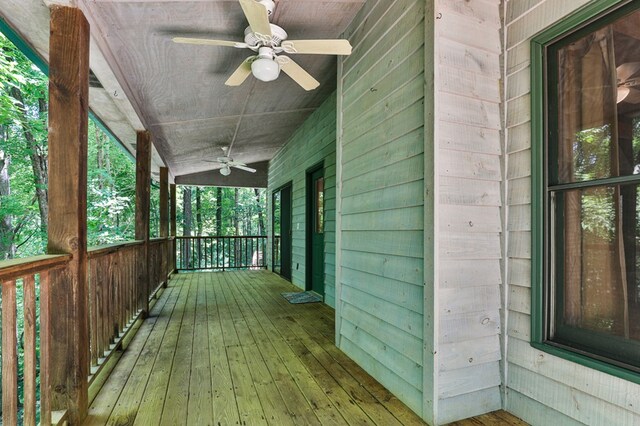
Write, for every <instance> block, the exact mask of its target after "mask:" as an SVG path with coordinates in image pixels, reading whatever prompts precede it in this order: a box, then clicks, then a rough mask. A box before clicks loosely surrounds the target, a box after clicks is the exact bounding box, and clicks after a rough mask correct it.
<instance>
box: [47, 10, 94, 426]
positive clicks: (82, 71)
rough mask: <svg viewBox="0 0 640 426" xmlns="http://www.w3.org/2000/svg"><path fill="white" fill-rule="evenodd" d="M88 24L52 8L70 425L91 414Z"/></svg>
mask: <svg viewBox="0 0 640 426" xmlns="http://www.w3.org/2000/svg"><path fill="white" fill-rule="evenodd" d="M88 108H89V24H88V23H87V20H86V19H85V17H84V15H83V14H82V11H80V9H77V8H72V7H59V6H53V7H52V9H51V30H50V39H49V235H48V244H47V251H48V253H50V254H60V253H69V254H71V255H72V256H73V258H72V260H71V261H70V262H69V265H68V267H67V268H65V269H63V270H60V271H54V272H52V273H51V275H50V281H49V298H50V300H49V301H47V303H49V304H50V306H52V307H53V306H55V309H56V315H55V320H53V321H51V323H50V330H51V334H50V339H49V341H50V347H49V356H50V359H49V360H48V361H49V377H48V380H49V385H48V387H49V389H48V390H45V392H47V391H48V392H50V393H51V408H52V410H64V409H67V410H68V413H69V421H70V423H71V424H80V423H81V421H82V420H83V419H84V418H85V417H86V415H87V400H88V393H87V392H88V391H87V377H88V375H89V329H88V319H87V315H88V307H87V291H86V288H87V220H86V214H87V128H88V121H89V109H88Z"/></svg>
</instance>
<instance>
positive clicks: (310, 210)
mask: <svg viewBox="0 0 640 426" xmlns="http://www.w3.org/2000/svg"><path fill="white" fill-rule="evenodd" d="M319 172H321V173H322V177H323V178H324V162H320V163H317V164H315V165H314V166H312V167H310V168H308V169H307V172H306V200H305V204H306V208H305V210H306V220H305V234H306V235H305V246H306V247H305V256H306V259H305V265H306V267H305V290H313V276H314V271H315V269H314V263H315V262H314V261H315V258H314V250H313V245H314V230H315V225H316V224H315V220H316V217H315V202H316V200H315V189H316V188H315V185H314V179H313V177H314V175H316V174H319ZM323 238H324V234H323ZM317 256H318V259H319V258H320V257H321V258H322V261H321V262H320V263H319V265H316V266H317V267H318V266H319V267H320V268H321V270H322V277H323V278H322V283H321V288H322V291H321V292H317V293H319V294H321V295H322V296H324V241H323V244H322V250H321V252H320V253H319V254H317Z"/></svg>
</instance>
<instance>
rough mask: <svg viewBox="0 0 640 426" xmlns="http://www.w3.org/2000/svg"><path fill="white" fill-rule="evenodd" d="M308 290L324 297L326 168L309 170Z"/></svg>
mask: <svg viewBox="0 0 640 426" xmlns="http://www.w3.org/2000/svg"><path fill="white" fill-rule="evenodd" d="M306 225H307V226H306V230H307V232H306V233H307V262H306V263H307V268H306V269H307V273H306V278H307V280H306V282H307V285H306V287H307V290H312V291H314V292H316V293H318V294H319V295H321V296H323V297H324V168H323V166H322V165H320V166H318V167H316V168H314V169H312V170H311V171H309V172H307V224H306Z"/></svg>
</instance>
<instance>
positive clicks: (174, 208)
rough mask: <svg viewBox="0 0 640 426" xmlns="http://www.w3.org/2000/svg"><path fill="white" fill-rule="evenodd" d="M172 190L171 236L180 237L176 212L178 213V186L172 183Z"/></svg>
mask: <svg viewBox="0 0 640 426" xmlns="http://www.w3.org/2000/svg"><path fill="white" fill-rule="evenodd" d="M170 188H171V215H170V216H171V236H172V237H175V236H176V235H178V232H177V229H176V216H177V214H176V212H177V208H178V201H177V200H176V184H175V183H172V184H171V185H170Z"/></svg>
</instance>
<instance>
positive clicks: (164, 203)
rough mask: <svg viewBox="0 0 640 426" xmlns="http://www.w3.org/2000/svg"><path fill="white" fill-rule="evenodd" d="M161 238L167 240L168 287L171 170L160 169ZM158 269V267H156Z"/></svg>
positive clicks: (166, 273)
mask: <svg viewBox="0 0 640 426" xmlns="http://www.w3.org/2000/svg"><path fill="white" fill-rule="evenodd" d="M160 238H165V240H166V241H164V242H163V243H162V244H163V247H164V248H163V250H162V260H161V262H162V266H161V275H162V286H163V287H164V288H166V287H167V281H168V279H169V278H168V277H169V169H168V168H166V167H160ZM156 267H157V265H156Z"/></svg>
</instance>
